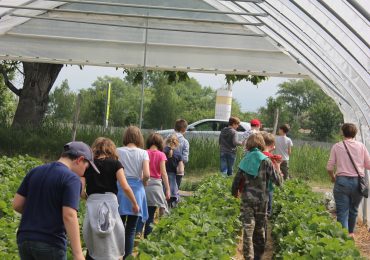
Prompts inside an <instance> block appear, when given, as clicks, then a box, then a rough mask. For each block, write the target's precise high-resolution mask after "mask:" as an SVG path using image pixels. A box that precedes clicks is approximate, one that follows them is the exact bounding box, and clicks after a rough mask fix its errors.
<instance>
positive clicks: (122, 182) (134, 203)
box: [116, 168, 140, 213]
mask: <svg viewBox="0 0 370 260" xmlns="http://www.w3.org/2000/svg"><path fill="white" fill-rule="evenodd" d="M116 178H117V181H118V183H119V185H121V187H122V190H123V192H124V193H125V194H126V196H127V197H128V199H129V200H130V201H131V204H132V211H133V212H134V213H138V212H139V210H140V208H139V205H138V204H137V201H136V198H135V195H134V193H133V192H132V189H131V187H130V185H128V183H127V180H126V177H125V172H124V171H123V168H120V169H119V170H118V171H117V172H116Z"/></svg>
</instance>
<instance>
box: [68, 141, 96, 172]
mask: <svg viewBox="0 0 370 260" xmlns="http://www.w3.org/2000/svg"><path fill="white" fill-rule="evenodd" d="M64 153H67V154H71V155H75V156H83V157H84V158H85V159H86V160H88V161H89V163H90V165H91V166H92V167H93V168H94V170H95V171H96V172H97V173H100V171H99V170H98V168H97V167H96V165H95V164H94V156H93V152H92V151H91V148H90V146H88V145H87V144H85V143H84V142H79V141H73V142H69V143H67V144H65V145H64Z"/></svg>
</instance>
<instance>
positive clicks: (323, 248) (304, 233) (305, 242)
mask: <svg viewBox="0 0 370 260" xmlns="http://www.w3.org/2000/svg"><path fill="white" fill-rule="evenodd" d="M272 235H273V237H274V240H275V244H276V249H275V258H276V259H338V260H339V259H341V260H343V259H361V256H360V253H359V251H358V250H357V248H356V247H355V243H354V241H353V240H352V239H350V238H349V236H348V232H347V231H346V230H345V229H343V228H342V226H341V225H340V224H339V223H338V222H336V221H335V220H334V219H333V218H332V217H331V215H330V214H329V213H328V212H327V211H326V209H325V207H324V203H323V198H322V196H321V195H320V194H317V193H314V192H312V191H311V189H310V187H309V186H308V185H307V184H305V183H304V182H301V181H298V180H292V181H288V182H286V183H285V185H284V187H283V188H282V189H276V193H275V195H274V216H273V230H272Z"/></svg>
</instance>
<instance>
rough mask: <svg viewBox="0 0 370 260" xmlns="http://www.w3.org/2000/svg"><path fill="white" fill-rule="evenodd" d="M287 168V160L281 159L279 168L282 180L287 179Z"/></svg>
mask: <svg viewBox="0 0 370 260" xmlns="http://www.w3.org/2000/svg"><path fill="white" fill-rule="evenodd" d="M288 169H289V168H288V161H282V162H281V164H280V170H281V172H282V173H283V174H284V180H287V179H288V178H289V172H288Z"/></svg>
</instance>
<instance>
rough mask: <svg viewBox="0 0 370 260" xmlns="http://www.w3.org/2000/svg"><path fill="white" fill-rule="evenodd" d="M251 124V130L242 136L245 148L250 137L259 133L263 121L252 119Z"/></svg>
mask: <svg viewBox="0 0 370 260" xmlns="http://www.w3.org/2000/svg"><path fill="white" fill-rule="evenodd" d="M249 123H250V125H251V128H250V129H248V130H246V131H245V132H244V133H243V135H242V140H243V147H245V144H246V142H247V139H248V137H249V136H250V135H252V134H255V133H258V132H259V131H260V129H261V125H262V124H261V121H260V120H259V119H257V118H254V119H252V120H251V121H250V122H249Z"/></svg>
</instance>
